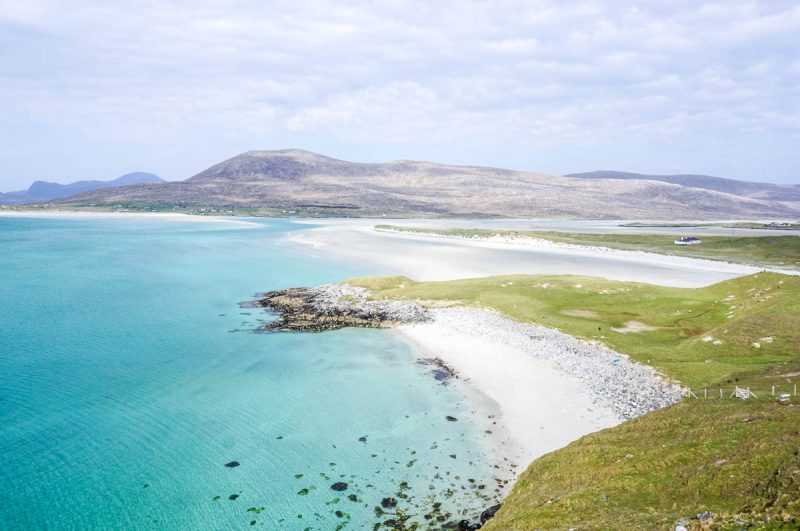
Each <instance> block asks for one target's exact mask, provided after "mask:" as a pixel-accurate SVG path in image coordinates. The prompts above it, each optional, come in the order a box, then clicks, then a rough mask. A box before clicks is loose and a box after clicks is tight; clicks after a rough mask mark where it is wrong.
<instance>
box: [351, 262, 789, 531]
mask: <svg viewBox="0 0 800 531" xmlns="http://www.w3.org/2000/svg"><path fill="white" fill-rule="evenodd" d="M351 282H352V283H354V284H357V285H362V286H365V287H367V288H370V289H371V290H373V293H374V296H375V297H378V298H408V299H421V300H423V301H424V300H428V301H458V302H460V303H463V304H467V305H475V306H481V307H489V308H494V309H497V310H499V311H501V312H503V313H504V314H506V315H508V316H510V317H512V318H513V319H516V320H518V321H522V322H536V323H539V324H542V325H545V326H549V327H553V328H558V329H560V330H562V331H564V332H566V333H569V334H571V335H575V336H578V337H582V338H585V339H587V340H590V341H600V342H603V343H605V344H607V345H609V346H610V347H612V348H614V349H616V350H618V351H620V352H622V353H626V354H628V355H630V356H631V357H633V358H635V359H637V360H639V361H641V362H643V363H647V364H650V365H652V366H654V367H656V368H657V369H659V370H660V371H662V372H663V373H665V374H666V375H668V376H669V377H671V378H674V379H676V380H679V381H680V382H681V383H683V384H684V385H688V386H691V387H692V388H693V389H694V391H695V393H696V394H697V395H698V396H699V397H700V398H699V399H697V400H695V399H687V400H684V401H683V402H681V403H679V404H677V405H675V406H673V407H670V408H667V409H664V410H661V411H658V412H655V413H652V414H649V415H646V416H644V417H641V418H638V419H635V420H633V421H630V422H626V423H624V424H622V425H620V426H617V427H615V428H611V429H608V430H603V431H601V432H598V433H595V434H592V435H589V436H586V437H584V438H582V439H580V440H578V441H576V442H574V443H572V444H571V445H569V446H567V447H566V448H563V449H561V450H558V451H555V452H553V453H551V454H548V455H546V456H543V457H541V458H540V459H538V460H536V461H535V462H534V463H533V464H531V466H530V467H529V468H528V470H527V471H525V472H524V473H523V475H522V477H521V478H520V480H519V481H518V483H517V484H516V485H515V486H514V489H513V490H512V492H511V494H510V495H509V497H508V499H507V500H506V502H505V504H504V507H503V508H502V509H501V510H500V512H499V513H498V515H497V516H496V518H495V519H494V520H492V521H491V522H490V524H489V525H488V526H487V527H486V529H489V530H501V529H502V530H505V529H536V528H538V529H553V528H556V529H558V528H560V529H567V528H570V527H573V528H576V529H674V526H675V524H676V523H677V522H678V521H680V520H683V519H686V518H690V517H694V516H695V515H697V514H699V513H703V512H705V511H711V512H713V513H715V514H716V517H715V518H713V519H709V520H698V519H694V520H691V521H690V522H689V523H688V524H686V525H687V526H688V527H689V528H690V529H692V528H696V529H701V528H708V529H739V528H741V527H742V526H744V527H746V528H766V529H798V528H800V502H798V500H800V402H798V400H799V399H800V397H791V398H790V399H789V400H788V401H787V402H780V401H778V400H777V396H775V397H773V396H772V395H771V393H772V386H776V395H780V393H782V392H790V393H791V392H792V391H793V386H794V383H795V382H797V381H798V380H800V345H799V344H798V341H797V340H798V338H800V277H793V276H786V275H778V274H771V273H761V274H757V275H751V276H748V277H742V278H738V279H734V280H730V281H727V282H722V283H719V284H716V285H713V286H709V287H706V288H700V289H679V288H664V287H658V286H652V285H647V284H638V283H629V282H615V281H609V280H605V279H597V278H588V277H576V276H538V275H537V276H526V275H519V276H503V277H492V278H482V279H470V280H459V281H447V282H414V281H412V280H410V279H408V278H404V277H382V278H368V279H354V280H352V281H351ZM632 321H633V322H635V323H638V324H634V323H632ZM615 329H616V330H615ZM736 385H739V386H742V387H750V388H751V389H752V390H753V391H755V392H756V393H758V395H759V398H758V399H754V400H749V401H747V402H743V401H740V400H737V399H730V398H728V397H729V394H730V392H731V391H732V390H733V388H734V386H736ZM702 388H708V390H709V395H708V396H709V399H703V396H704V395H703V393H702ZM719 389H723V394H724V397H725V398H724V399H720V398H719ZM737 521H740V522H744V524H741V525H740V524H738V523H737Z"/></svg>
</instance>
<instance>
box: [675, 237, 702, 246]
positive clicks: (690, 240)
mask: <svg viewBox="0 0 800 531" xmlns="http://www.w3.org/2000/svg"><path fill="white" fill-rule="evenodd" d="M698 243H703V241H702V240H701V239H699V238H695V237H694V236H683V237H682V238H678V239H677V240H675V245H696V244H698Z"/></svg>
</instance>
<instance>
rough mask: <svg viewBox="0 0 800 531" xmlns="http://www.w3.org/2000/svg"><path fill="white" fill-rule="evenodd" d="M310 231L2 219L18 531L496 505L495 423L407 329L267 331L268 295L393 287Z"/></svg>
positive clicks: (447, 513) (306, 522)
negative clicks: (259, 297) (315, 288)
mask: <svg viewBox="0 0 800 531" xmlns="http://www.w3.org/2000/svg"><path fill="white" fill-rule="evenodd" d="M299 228H301V227H300V226H298V225H295V224H292V223H290V222H288V221H281V220H262V221H255V222H254V223H253V224H250V225H245V224H240V223H234V222H221V221H207V222H206V221H203V222H177V221H169V220H163V219H162V220H155V219H150V220H140V219H63V218H62V219H34V218H3V217H0V465H1V466H0V500H2V503H0V528H2V529H25V530H28V529H240V528H248V529H249V528H252V527H256V528H264V529H286V530H292V529H299V530H303V529H325V530H327V529H336V528H345V529H362V528H368V529H372V528H373V525H374V524H376V523H381V522H385V521H387V520H390V522H389V524H388V526H382V527H381V528H382V529H392V528H394V527H392V525H393V524H392V522H391V520H395V521H402V520H403V517H404V515H405V516H406V517H409V518H410V521H418V522H422V524H423V525H422V527H421V528H422V529H425V528H428V527H436V525H441V524H440V522H441V521H442V520H448V521H456V520H458V519H460V518H461V517H462V516H461V514H462V513H463V514H465V515H469V516H474V515H476V514H479V513H480V511H481V510H482V509H484V508H485V507H487V506H488V505H491V501H492V500H493V499H494V497H495V496H496V492H495V486H496V485H495V470H494V469H493V464H494V462H493V460H494V459H496V458H495V457H493V456H492V455H490V451H489V450H487V448H486V445H485V444H483V442H482V439H481V435H482V434H483V431H484V430H485V429H486V427H487V426H486V425H484V424H486V423H488V422H490V421H488V420H481V419H479V418H477V416H476V415H471V414H470V408H471V405H470V404H469V403H468V402H467V401H466V400H465V398H464V395H463V393H462V392H461V391H459V389H458V387H457V386H454V385H442V384H440V383H439V382H437V381H436V380H435V379H434V378H433V377H432V376H431V374H430V367H428V366H424V365H421V364H418V363H416V362H415V360H416V356H417V353H416V352H414V351H413V350H412V348H411V347H410V346H409V345H408V344H407V343H405V342H404V341H403V340H401V339H400V338H399V337H398V336H397V335H396V334H394V333H393V332H390V331H382V330H360V329H359V330H353V329H349V330H342V331H337V332H331V333H324V334H263V333H256V332H254V330H255V329H256V328H257V327H258V326H259V325H260V324H261V323H262V322H263V320H265V319H269V316H268V315H266V314H264V313H263V312H261V311H259V310H253V309H242V308H240V307H239V303H240V302H242V301H247V300H250V299H251V298H252V296H253V294H254V293H256V292H258V291H266V290H270V289H277V288H282V287H289V286H296V285H314V284H319V283H324V282H331V281H337V280H340V279H342V278H347V277H350V276H355V275H362V274H370V273H376V272H375V271H371V270H369V269H367V268H366V267H365V266H363V265H360V264H347V263H339V262H331V261H327V260H323V259H321V258H320V257H314V256H309V255H307V254H305V253H304V251H303V249H302V248H298V247H297V246H295V245H293V244H290V243H287V242H286V241H285V240H284V239H283V236H284V235H285V234H286V233H287V232H288V231H292V230H297V229H299ZM447 415H453V416H455V417H457V418H458V419H459V420H458V421H457V422H448V421H447V420H446V418H445V417H446V416H447ZM361 437H366V442H362V441H359V438H361ZM451 456H453V457H451ZM233 460H235V461H238V462H239V463H240V466H239V467H236V468H228V467H225V466H224V465H225V464H226V463H228V462H229V461H233ZM337 481H342V482H346V483H348V488H347V490H345V491H342V492H337V491H334V490H332V489H331V485H332V484H333V483H334V482H337ZM403 482H405V483H403ZM484 485H485V488H481V487H483V486H484ZM348 496H350V497H348ZM385 497H394V498H395V499H396V500H397V502H398V504H397V506H396V507H394V508H387V509H383V508H380V509H376V508H378V507H380V505H381V501H382V499H383V498H385ZM351 498H352V499H351ZM435 503H441V504H442V505H441V508H440V509H439V511H438V512H436V510H435V509H434V507H435V506H434V504H435ZM432 511H433V514H431V512H432ZM381 512H383V513H385V514H380V513H381ZM425 514H428V517H427V518H426V517H425ZM437 518H438V521H437ZM430 522H436V524H431V523H430ZM396 527H397V528H401V527H402V525H401V524H398V525H397V526H396Z"/></svg>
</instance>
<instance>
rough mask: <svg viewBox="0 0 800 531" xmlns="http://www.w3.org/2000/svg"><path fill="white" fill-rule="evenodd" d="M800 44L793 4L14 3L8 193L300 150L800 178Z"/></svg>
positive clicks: (0, 86) (6, 90)
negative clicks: (56, 144)
mask: <svg viewBox="0 0 800 531" xmlns="http://www.w3.org/2000/svg"><path fill="white" fill-rule="evenodd" d="M798 34H800V7H798V6H797V5H796V3H795V2H783V1H780V0H777V1H771V2H763V3H759V2H751V1H738V0H730V1H726V2H724V3H697V2H693V1H689V0H678V1H676V2H670V3H669V4H665V3H663V2H657V1H649V2H640V3H638V5H637V6H636V7H632V6H630V4H629V3H627V2H621V1H616V0H608V1H604V2H600V1H591V0H587V1H575V2H557V1H550V0H536V1H516V0H498V1H494V2H485V1H472V2H463V1H459V2H456V1H453V0H443V1H441V2H421V1H411V2H405V1H404V2H399V1H385V2H379V3H375V2H368V1H354V2H348V3H346V4H343V3H341V2H332V1H324V0H323V1H312V0H299V1H293V2H289V1H274V2H269V3H265V2H260V1H238V0H225V1H215V2H211V1H206V0H201V1H193V2H189V1H177V2H164V1H158V2H156V1H152V0H127V1H117V2H108V1H104V2H100V1H83V2H63V1H56V0H51V1H43V0H39V1H29V2H25V3H20V2H10V1H6V0H0V46H1V47H2V49H3V50H4V53H3V54H2V57H0V111H1V114H2V116H3V117H2V118H0V127H1V129H0V140H1V141H2V146H3V147H0V155H2V156H3V159H4V161H5V165H6V172H7V174H8V175H0V185H3V186H5V188H10V187H13V186H12V183H13V184H16V183H19V184H22V183H23V181H25V182H27V181H29V180H31V179H32V178H39V177H48V178H54V179H58V180H68V179H69V178H73V177H82V176H85V175H86V174H87V173H91V172H105V171H109V172H111V171H117V170H119V171H120V172H123V170H125V171H127V170H128V169H130V168H127V167H126V168H123V167H122V166H123V165H127V164H132V163H135V162H136V161H137V160H138V161H141V163H142V164H143V165H146V164H147V163H148V161H153V162H154V163H158V164H161V165H163V167H164V168H165V169H164V171H165V172H167V173H171V175H169V176H172V177H174V178H184V177H187V176H189V175H191V174H192V173H194V172H195V171H199V170H201V169H202V165H203V164H206V163H209V162H213V160H209V159H210V157H212V156H214V157H216V156H222V155H223V153H222V151H223V150H234V151H233V152H228V153H225V154H224V155H225V156H230V155H232V154H235V153H236V152H237V151H244V150H245V149H250V148H273V147H274V148H279V147H287V146H288V145H289V144H288V143H287V142H292V143H293V145H295V146H297V147H307V148H312V149H319V150H321V151H327V152H329V153H331V154H334V155H339V156H343V157H350V158H358V157H360V156H365V155H367V156H386V157H387V158H399V157H400V156H406V157H408V156H410V157H415V156H418V157H423V156H427V157H431V158H436V159H438V160H447V161H463V162H470V163H484V164H495V165H501V166H503V165H506V166H516V167H527V168H529V169H532V170H545V171H552V172H568V171H576V170H581V169H586V168H582V167H576V166H575V164H576V161H579V162H580V163H582V164H592V167H598V166H600V165H605V164H610V165H612V166H614V167H627V168H629V169H637V170H643V171H666V170H667V169H669V168H672V167H673V166H674V164H675V160H682V161H683V162H684V163H685V164H687V167H685V168H683V171H686V172H699V171H706V172H712V173H720V174H726V175H729V176H736V177H748V176H750V175H753V176H755V174H756V173H758V174H759V175H761V174H763V171H764V170H765V169H766V171H767V173H768V174H769V175H772V176H774V177H773V178H774V179H778V180H780V179H783V180H797V177H798V173H800V161H799V160H798V155H797V154H796V149H794V148H793V147H792V145H793V144H795V143H796V141H797V137H798V135H799V133H798V115H799V114H800V96H798V92H797V90H796V87H797V86H798V85H800V68H798V46H797V44H796V35H798ZM54 131H63V132H65V134H64V135H56V134H55V133H54ZM69 132H72V133H73V134H67V133H69ZM54 136H56V137H57V138H58V140H59V141H60V142H62V143H63V144H62V146H61V147H60V151H61V152H62V153H63V156H61V157H60V158H58V159H55V160H52V161H48V160H41V161H38V162H37V165H32V164H31V161H30V155H31V153H33V152H34V150H33V148H32V147H30V146H31V145H35V144H36V143H38V142H40V141H41V139H43V138H52V137H54ZM70 138H72V139H74V140H70ZM720 138H724V139H725V141H724V142H716V143H715V140H718V139H720ZM115 139H116V140H117V142H114V140H115ZM115 144H119V147H115ZM748 145H749V146H750V147H749V148H747V146H748ZM169 146H172V147H173V149H174V154H175V156H174V160H171V159H170V156H169V153H170V152H169ZM191 146H194V149H192V147H191ZM634 146H635V149H639V150H642V151H646V152H647V153H648V154H649V155H650V157H649V158H648V159H647V160H646V161H645V162H646V164H645V167H636V168H631V166H630V164H632V163H637V164H641V163H642V158H641V157H640V156H639V155H637V154H634V153H631V150H632V149H634ZM697 146H703V148H704V149H705V150H706V151H705V156H703V153H698V152H697V151H696V150H697ZM742 146H745V149H742ZM80 150H83V151H84V152H83V153H81V154H78V153H77V152H78V151H80ZM687 152H693V153H694V155H693V156H692V157H691V158H688V159H686V158H684V154H685V153H687ZM70 153H75V154H74V156H72V157H70ZM88 153H93V155H89V154H88ZM776 153H777V157H776ZM767 155H769V156H767ZM592 157H594V158H592ZM730 158H733V159H736V160H730V161H728V159H730ZM165 161H167V162H166V163H165ZM543 161H544V162H543ZM720 161H726V162H724V163H720ZM542 163H545V164H546V165H547V167H539V166H537V165H538V164H542ZM765 165H766V166H765ZM151 169H156V170H157V169H158V168H151ZM756 170H758V171H756ZM59 172H61V173H62V174H64V175H63V177H62V176H61V175H60V174H59ZM726 172H728V173H726ZM93 176H97V175H96V173H95V174H93ZM112 176H113V175H108V176H107V177H112ZM6 180H7V181H8V182H9V184H8V185H6V183H5V182H4V181H6Z"/></svg>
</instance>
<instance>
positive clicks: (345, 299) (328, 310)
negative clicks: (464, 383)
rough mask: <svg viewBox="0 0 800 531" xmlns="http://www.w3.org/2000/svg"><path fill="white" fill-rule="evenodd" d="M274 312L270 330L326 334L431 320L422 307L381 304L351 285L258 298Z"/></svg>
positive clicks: (405, 303)
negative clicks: (329, 331)
mask: <svg viewBox="0 0 800 531" xmlns="http://www.w3.org/2000/svg"><path fill="white" fill-rule="evenodd" d="M254 305H255V306H257V307H261V308H266V309H268V310H272V311H273V312H275V313H276V314H277V319H276V320H274V321H271V322H269V323H267V324H266V325H265V328H266V330H272V331H287V332H324V331H327V330H338V329H340V328H345V327H362V328H388V327H393V326H397V325H400V324H411V323H424V322H427V321H428V320H429V319H430V318H429V316H428V313H427V312H426V311H425V310H424V309H423V308H422V307H421V306H420V305H418V304H416V303H413V302H408V301H385V300H381V301H377V300H370V299H369V292H368V291H367V290H366V289H364V288H361V287H357V286H350V285H348V284H326V285H323V286H317V287H313V288H289V289H282V290H278V291H270V292H267V293H261V294H259V295H258V300H257V301H256V302H255V304H254Z"/></svg>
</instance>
